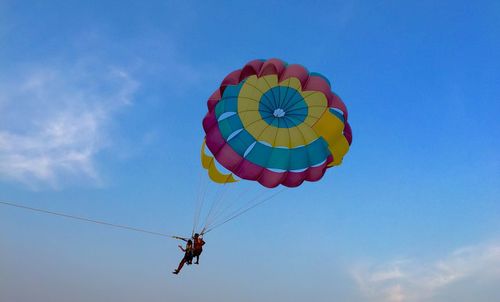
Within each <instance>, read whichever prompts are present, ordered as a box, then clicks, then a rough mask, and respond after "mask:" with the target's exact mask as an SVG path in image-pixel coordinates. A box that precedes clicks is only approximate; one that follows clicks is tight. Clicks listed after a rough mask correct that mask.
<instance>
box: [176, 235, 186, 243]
mask: <svg viewBox="0 0 500 302" xmlns="http://www.w3.org/2000/svg"><path fill="white" fill-rule="evenodd" d="M172 237H174V238H175V239H179V240H182V241H185V242H187V241H188V239H187V238H183V237H178V236H172Z"/></svg>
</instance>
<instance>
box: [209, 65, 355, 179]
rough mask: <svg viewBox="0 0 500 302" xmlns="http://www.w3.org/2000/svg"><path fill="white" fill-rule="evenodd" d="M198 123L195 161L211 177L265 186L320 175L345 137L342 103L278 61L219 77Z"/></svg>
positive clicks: (313, 76)
mask: <svg viewBox="0 0 500 302" xmlns="http://www.w3.org/2000/svg"><path fill="white" fill-rule="evenodd" d="M203 128H204V130H205V141H204V142H203V145H202V151H201V158H202V165H203V167H204V168H205V169H207V170H208V174H209V176H210V178H211V179H212V180H213V181H214V182H217V183H229V182H235V181H237V178H241V179H246V180H254V181H258V182H259V183H260V184H262V185H263V186H265V187H268V188H273V187H276V186H278V185H280V184H282V185H284V186H287V187H296V186H299V185H300V184H302V183H303V182H304V180H307V181H317V180H319V179H321V178H322V177H323V175H324V173H325V171H326V169H327V168H330V167H333V166H336V165H339V164H340V163H341V162H342V158H343V157H344V155H345V154H346V153H347V151H348V150H349V146H350V144H351V141H352V133H351V128H350V126H349V123H348V122H347V108H346V106H345V105H344V103H343V102H342V100H341V99H340V98H339V97H338V96H337V95H336V94H335V93H333V92H332V91H331V87H330V83H329V81H328V80H327V79H326V78H325V77H324V76H322V75H321V74H318V73H314V72H309V71H307V69H306V68H305V67H303V66H301V65H297V64H290V65H288V64H287V63H285V62H283V61H281V60H279V59H270V60H267V61H266V60H254V61H251V62H249V63H247V64H246V65H245V66H244V67H243V68H242V69H238V70H236V71H234V72H232V73H230V74H229V75H227V76H226V78H225V79H224V80H223V81H222V84H221V85H220V87H219V88H218V89H217V90H216V91H215V92H214V93H213V94H212V96H210V98H209V99H208V113H207V115H206V116H205V118H204V119H203ZM206 148H208V150H209V151H210V152H211V154H207V150H206ZM215 161H217V163H218V164H219V165H220V166H222V167H224V168H225V169H227V170H229V172H228V173H224V172H221V171H220V169H218V167H217V166H216V163H215Z"/></svg>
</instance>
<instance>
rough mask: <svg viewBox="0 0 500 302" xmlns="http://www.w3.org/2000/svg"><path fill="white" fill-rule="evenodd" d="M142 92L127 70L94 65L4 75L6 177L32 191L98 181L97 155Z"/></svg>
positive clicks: (0, 91) (1, 147)
mask: <svg viewBox="0 0 500 302" xmlns="http://www.w3.org/2000/svg"><path fill="white" fill-rule="evenodd" d="M94 63H95V62H94ZM137 87H138V84H137V82H136V81H134V80H133V79H132V78H131V77H130V76H129V75H128V74H127V73H126V72H125V71H123V70H120V69H117V68H106V67H102V66H100V65H99V64H90V62H85V63H83V62H79V63H78V64H75V65H74V66H70V67H60V66H58V67H53V66H52V67H30V68H24V71H23V72H19V74H8V75H7V74H1V75H0V177H1V178H3V179H8V180H15V181H19V182H22V183H25V184H28V185H30V186H32V187H39V186H40V185H47V184H48V185H50V186H51V187H58V186H60V185H61V184H62V180H63V179H64V180H65V179H67V178H68V177H74V178H78V177H83V178H86V179H92V180H94V181H98V180H99V175H98V173H97V171H96V167H95V156H96V154H98V152H99V151H101V150H102V149H103V148H105V147H106V146H107V144H108V141H109V140H108V139H109V137H108V136H107V135H108V128H109V125H110V122H111V120H112V117H113V114H115V113H116V112H117V110H119V109H120V108H122V107H123V106H126V105H128V104H130V103H131V101H132V95H133V93H134V92H135V91H136V89H137Z"/></svg>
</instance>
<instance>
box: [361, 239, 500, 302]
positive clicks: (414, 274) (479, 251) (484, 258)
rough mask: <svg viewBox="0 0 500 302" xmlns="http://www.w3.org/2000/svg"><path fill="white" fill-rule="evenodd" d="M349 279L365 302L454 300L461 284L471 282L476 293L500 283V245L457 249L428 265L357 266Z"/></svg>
mask: <svg viewBox="0 0 500 302" xmlns="http://www.w3.org/2000/svg"><path fill="white" fill-rule="evenodd" d="M352 276H353V278H354V279H355V281H356V283H357V284H358V286H359V288H360V290H361V291H362V293H363V294H364V295H365V296H366V298H367V299H368V301H376V302H378V301H390V302H413V301H441V302H442V301H456V298H451V297H452V296H453V295H456V293H457V292H459V291H458V290H457V288H458V287H461V288H462V290H464V285H463V284H462V282H468V281H474V287H475V288H476V290H477V287H478V286H481V285H480V284H483V286H489V285H491V284H494V283H498V282H500V245H499V244H485V245H478V246H470V247H465V248H461V249H457V250H456V251H454V252H452V253H451V254H449V255H447V256H446V257H444V258H443V259H440V260H437V261H433V262H430V263H426V262H423V261H417V260H409V259H405V260H394V261H389V262H387V263H382V264H379V265H362V266H361V265H360V266H358V267H356V268H354V269H353V270H352ZM465 287H466V285H465ZM445 296H446V297H448V298H444V297H445ZM497 298H500V294H498V297H497ZM454 299H455V300H454ZM474 300H475V301H482V300H481V299H479V298H477V297H476V298H475V299H474Z"/></svg>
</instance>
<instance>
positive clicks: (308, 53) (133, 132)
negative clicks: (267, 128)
mask: <svg viewBox="0 0 500 302" xmlns="http://www.w3.org/2000/svg"><path fill="white" fill-rule="evenodd" d="M498 28H500V4H499V3H498V2H496V1H474V2H473V3H471V2H470V1H439V3H435V1H415V2H411V1H348V2H346V1H307V2H305V1H286V2H285V1H282V2H278V1H276V2H272V3H270V2H269V1H251V2H248V1H247V2H237V1H199V2H197V1H176V2H172V1H170V2H168V1H149V2H148V4H143V3H139V2H135V1H119V2H118V1H117V2H113V1H85V2H84V1H51V2H47V1H0V200H5V201H12V202H17V203H21V204H25V205H29V206H33V207H39V208H44V209H49V210H54V211H60V212H65V213H70V214H75V215H81V216H84V217H90V218H95V219H100V220H104V221H108V222H112V223H118V224H126V225H131V226H136V227H141V228H145V229H150V230H155V231H160V232H164V233H169V234H181V235H182V234H188V233H189V232H190V231H191V228H192V221H193V213H194V208H195V203H196V198H197V193H196V191H197V188H198V187H199V185H200V174H201V173H202V169H201V167H200V164H199V158H198V157H199V148H200V144H201V141H202V139H203V130H202V127H201V119H202V118H203V116H204V114H205V112H206V99H207V98H208V96H209V95H210V94H211V93H212V92H213V91H214V90H215V89H216V88H217V87H218V85H219V83H220V81H221V80H222V79H223V77H224V76H225V75H226V74H227V73H229V72H230V71H232V70H234V69H237V68H241V67H242V66H243V65H244V64H245V63H246V62H247V61H250V60H252V59H255V58H272V57H278V58H281V59H283V60H285V61H287V62H290V63H300V64H303V65H305V66H307V67H308V68H309V69H310V70H311V71H317V72H321V73H322V74H324V75H326V76H327V77H328V78H329V79H330V80H331V82H332V87H333V90H334V91H335V92H336V93H338V94H339V95H340V96H341V97H342V98H343V100H344V101H345V103H346V104H347V107H348V109H349V113H350V115H349V119H350V124H351V125H352V128H353V145H352V147H351V150H350V152H349V153H348V155H347V156H346V157H345V158H344V163H343V165H342V166H340V167H338V168H336V169H331V170H329V171H328V173H327V174H326V175H325V177H324V178H323V179H322V180H321V181H320V182H318V183H306V184H305V185H303V186H301V187H300V188H297V189H292V190H285V191H284V192H283V193H280V194H279V195H278V196H277V197H275V198H274V199H273V200H272V201H270V202H268V203H266V204H264V205H262V206H261V207H259V208H256V209H254V210H252V211H251V212H249V213H247V214H246V215H244V216H242V217H240V218H238V219H236V220H234V221H232V222H231V223H228V224H226V225H224V227H221V228H219V229H217V230H214V232H212V233H210V234H208V235H207V238H206V239H207V242H208V243H207V246H206V249H205V251H204V254H203V257H202V261H201V262H202V264H201V265H200V266H199V267H194V268H193V267H187V268H185V270H184V271H183V272H182V275H180V276H173V275H171V274H170V272H171V270H172V269H173V268H174V267H175V266H176V265H177V263H178V261H179V260H180V258H181V256H182V255H181V253H180V252H179V251H178V249H177V247H176V245H177V242H175V241H173V240H171V239H162V238H160V237H158V238H157V237H154V236H147V235H144V234H140V233H132V232H127V231H122V230H116V229H112V228H106V227H102V226H98V225H89V224H84V223H79V222H75V221H71V220H67V219H62V218H58V217H50V216H46V215H40V214H36V213H30V212H24V211H21V210H18V209H13V208H7V207H4V206H2V207H0V240H1V246H0V300H2V301H40V302H42V301H68V300H71V301H138V300H143V301H164V300H165V299H166V300H174V301H175V300H180V299H186V300H188V301H191V300H194V299H198V300H199V299H201V298H203V299H204V300H206V301H209V302H210V301H234V300H238V301H306V300H307V301H311V300H314V301H332V299H334V300H339V301H375V302H378V301H472V300H473V301H479V302H483V301H498V300H499V299H500V292H499V290H498V286H496V285H497V284H498V282H500V271H499V269H498V268H499V267H500V232H499V230H500V203H499V201H500V200H499V197H498V196H500V189H499V188H500V157H499V154H500V142H499V139H498V138H499V137H500V123H499V122H498V120H499V118H498V116H499V114H500V102H499V97H498V96H499V95H500V78H499V75H498V70H500V60H499V58H498V53H500V35H499V33H498ZM201 175H203V174H201ZM234 190H235V192H238V190H240V189H238V188H236V189H234Z"/></svg>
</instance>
